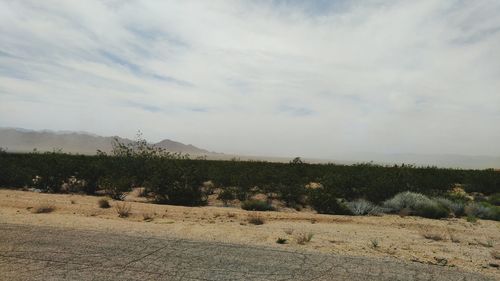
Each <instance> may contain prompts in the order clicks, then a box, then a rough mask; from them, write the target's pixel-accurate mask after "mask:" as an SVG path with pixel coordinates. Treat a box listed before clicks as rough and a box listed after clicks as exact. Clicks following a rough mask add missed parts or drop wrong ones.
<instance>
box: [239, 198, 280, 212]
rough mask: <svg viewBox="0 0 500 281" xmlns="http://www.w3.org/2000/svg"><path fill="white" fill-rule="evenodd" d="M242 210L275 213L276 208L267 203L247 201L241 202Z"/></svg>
mask: <svg viewBox="0 0 500 281" xmlns="http://www.w3.org/2000/svg"><path fill="white" fill-rule="evenodd" d="M241 208H242V209H243V210H247V211H274V210H275V208H274V207H273V206H271V205H269V204H268V203H267V202H265V201H260V200H246V201H243V202H241Z"/></svg>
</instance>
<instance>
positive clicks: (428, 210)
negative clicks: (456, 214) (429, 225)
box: [415, 202, 450, 219]
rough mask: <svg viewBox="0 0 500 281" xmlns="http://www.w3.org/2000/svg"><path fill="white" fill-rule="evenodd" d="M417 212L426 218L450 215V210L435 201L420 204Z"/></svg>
mask: <svg viewBox="0 0 500 281" xmlns="http://www.w3.org/2000/svg"><path fill="white" fill-rule="evenodd" d="M415 214H416V215H417V216H421V217H424V218H429V219H440V218H446V217H448V215H449V214H450V212H449V210H448V209H447V208H446V207H444V206H443V205H441V204H438V203H435V202H433V203H432V204H428V205H422V206H420V207H419V209H417V210H416V211H415Z"/></svg>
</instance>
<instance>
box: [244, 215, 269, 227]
mask: <svg viewBox="0 0 500 281" xmlns="http://www.w3.org/2000/svg"><path fill="white" fill-rule="evenodd" d="M248 223H251V224H254V225H261V224H264V223H266V221H265V220H264V218H262V217H259V216H249V217H248Z"/></svg>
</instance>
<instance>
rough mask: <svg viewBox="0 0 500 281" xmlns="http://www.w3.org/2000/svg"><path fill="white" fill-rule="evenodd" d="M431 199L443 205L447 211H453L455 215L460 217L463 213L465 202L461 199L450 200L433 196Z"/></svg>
mask: <svg viewBox="0 0 500 281" xmlns="http://www.w3.org/2000/svg"><path fill="white" fill-rule="evenodd" d="M433 200H434V201H436V202H437V203H438V204H440V205H441V206H444V207H445V208H446V209H448V211H449V212H451V213H453V214H454V215H455V216H457V217H461V216H463V215H464V214H465V213H464V210H465V203H464V202H462V201H452V200H450V199H448V198H444V197H436V198H433Z"/></svg>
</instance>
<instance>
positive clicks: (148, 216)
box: [142, 212, 156, 221]
mask: <svg viewBox="0 0 500 281" xmlns="http://www.w3.org/2000/svg"><path fill="white" fill-rule="evenodd" d="M155 215H156V214H155V213H152V212H145V213H142V218H143V219H144V220H145V221H152V220H153V219H154V217H155Z"/></svg>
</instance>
